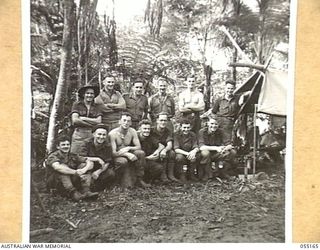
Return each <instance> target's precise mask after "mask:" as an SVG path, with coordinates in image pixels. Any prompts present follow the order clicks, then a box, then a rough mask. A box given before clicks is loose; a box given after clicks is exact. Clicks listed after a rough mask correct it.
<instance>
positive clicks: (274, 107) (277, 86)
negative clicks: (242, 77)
mask: <svg viewBox="0 0 320 250" xmlns="http://www.w3.org/2000/svg"><path fill="white" fill-rule="evenodd" d="M287 86H288V73H287V72H286V71H280V70H275V69H271V68H268V69H266V70H265V71H256V72H255V73H253V74H252V75H251V76H250V77H249V78H248V79H247V80H246V81H245V82H244V83H243V84H242V85H241V86H239V87H238V88H237V89H236V90H235V94H238V95H241V97H240V102H242V105H241V108H240V110H239V113H238V116H239V115H241V114H246V113H253V114H254V133H253V135H254V138H253V145H254V146H253V176H255V171H256V151H257V146H256V140H257V138H256V118H257V112H262V113H266V114H269V115H271V116H276V117H282V118H283V120H285V118H286V114H287V112H286V110H287ZM241 98H242V101H241ZM247 164H249V165H250V161H247ZM248 168H249V166H246V167H245V169H244V172H245V174H244V175H245V179H246V178H247V175H248Z"/></svg>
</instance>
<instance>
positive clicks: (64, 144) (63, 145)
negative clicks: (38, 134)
mask: <svg viewBox="0 0 320 250" xmlns="http://www.w3.org/2000/svg"><path fill="white" fill-rule="evenodd" d="M57 149H59V150H60V151H61V152H63V153H69V151H70V142H69V141H61V142H59V145H58V146H57Z"/></svg>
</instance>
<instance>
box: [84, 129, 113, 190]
mask: <svg viewBox="0 0 320 250" xmlns="http://www.w3.org/2000/svg"><path fill="white" fill-rule="evenodd" d="M92 134H93V138H92V139H90V140H89V141H87V143H86V156H87V157H88V159H89V160H90V161H92V162H93V163H94V166H93V169H92V170H91V172H92V178H93V180H94V181H93V183H92V185H91V186H92V190H94V191H103V190H104V189H105V188H106V187H107V186H108V185H109V186H110V185H111V184H112V183H113V182H114V179H115V175H116V173H115V169H114V167H113V166H112V165H111V161H112V151H111V146H110V143H109V141H108V138H107V135H108V128H107V126H106V125H104V124H98V125H96V126H94V127H93V129H92ZM118 170H119V169H117V172H118Z"/></svg>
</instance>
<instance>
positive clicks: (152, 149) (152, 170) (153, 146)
mask: <svg viewBox="0 0 320 250" xmlns="http://www.w3.org/2000/svg"><path fill="white" fill-rule="evenodd" d="M139 125H140V131H139V132H138V136H139V140H140V143H141V149H142V150H143V151H144V153H145V154H146V172H145V176H146V177H147V178H148V179H150V180H151V181H153V180H155V179H159V178H160V179H161V181H163V182H167V179H164V175H163V174H162V173H163V172H164V166H163V165H162V164H161V163H160V160H161V159H160V152H161V150H163V149H164V145H162V144H161V143H160V142H159V140H158V139H157V138H156V137H155V136H152V135H150V132H151V121H149V120H147V119H144V120H142V121H141V122H140V123H139Z"/></svg>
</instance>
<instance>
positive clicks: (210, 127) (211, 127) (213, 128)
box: [208, 119, 219, 133]
mask: <svg viewBox="0 0 320 250" xmlns="http://www.w3.org/2000/svg"><path fill="white" fill-rule="evenodd" d="M218 127H219V125H218V122H217V121H216V120H213V119H211V120H209V121H208V130H209V132H210V133H213V132H215V131H216V130H217V129H218Z"/></svg>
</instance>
